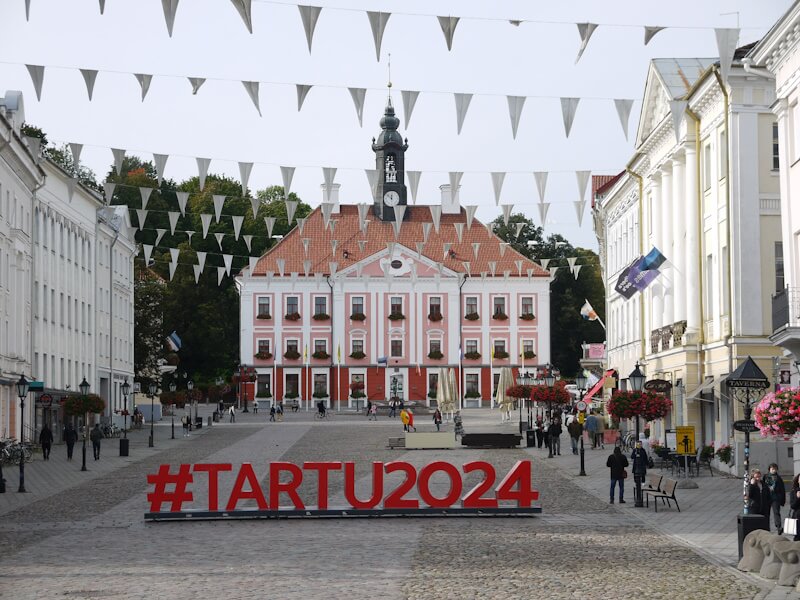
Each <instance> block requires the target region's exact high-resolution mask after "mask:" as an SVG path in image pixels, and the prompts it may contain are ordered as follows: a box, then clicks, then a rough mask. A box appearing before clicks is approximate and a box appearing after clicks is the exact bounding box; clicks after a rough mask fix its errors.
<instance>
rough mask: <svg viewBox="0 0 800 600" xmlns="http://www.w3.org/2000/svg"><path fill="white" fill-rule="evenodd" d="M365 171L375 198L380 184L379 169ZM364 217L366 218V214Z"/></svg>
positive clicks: (371, 194)
mask: <svg viewBox="0 0 800 600" xmlns="http://www.w3.org/2000/svg"><path fill="white" fill-rule="evenodd" d="M364 173H366V175H367V184H368V185H369V193H370V196H371V197H372V198H373V199H374V198H375V194H376V193H377V186H378V169H364ZM364 218H366V215H365V217H364Z"/></svg>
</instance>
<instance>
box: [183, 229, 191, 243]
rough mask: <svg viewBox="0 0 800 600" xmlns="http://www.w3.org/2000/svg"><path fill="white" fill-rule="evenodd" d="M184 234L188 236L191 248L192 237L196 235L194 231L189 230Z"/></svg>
mask: <svg viewBox="0 0 800 600" xmlns="http://www.w3.org/2000/svg"><path fill="white" fill-rule="evenodd" d="M183 233H185V234H186V237H187V238H188V239H189V245H190V246H191V245H192V236H193V235H194V231H191V230H187V231H184V232H183Z"/></svg>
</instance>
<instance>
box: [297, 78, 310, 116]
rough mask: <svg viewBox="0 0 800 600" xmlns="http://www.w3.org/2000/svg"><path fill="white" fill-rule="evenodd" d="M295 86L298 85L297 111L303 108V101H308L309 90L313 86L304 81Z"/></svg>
mask: <svg viewBox="0 0 800 600" xmlns="http://www.w3.org/2000/svg"><path fill="white" fill-rule="evenodd" d="M295 86H296V87H297V112H300V109H301V108H303V103H304V102H305V101H306V96H308V92H310V91H311V88H312V87H313V86H311V85H306V84H303V83H297V84H295Z"/></svg>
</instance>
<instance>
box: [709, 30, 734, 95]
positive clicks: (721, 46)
mask: <svg viewBox="0 0 800 600" xmlns="http://www.w3.org/2000/svg"><path fill="white" fill-rule="evenodd" d="M714 34H715V35H716V38H717V50H719V74H720V75H722V82H723V83H727V81H728V73H729V72H730V70H731V63H732V62H733V55H734V54H735V53H736V46H737V45H738V43H739V29H738V28H731V29H715V30H714Z"/></svg>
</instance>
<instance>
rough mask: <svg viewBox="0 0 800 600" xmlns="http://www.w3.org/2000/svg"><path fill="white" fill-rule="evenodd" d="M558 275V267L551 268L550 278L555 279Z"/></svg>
mask: <svg viewBox="0 0 800 600" xmlns="http://www.w3.org/2000/svg"><path fill="white" fill-rule="evenodd" d="M556 273H558V267H550V277H555V276H556Z"/></svg>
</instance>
